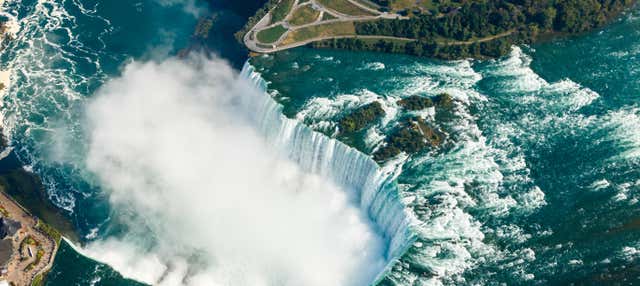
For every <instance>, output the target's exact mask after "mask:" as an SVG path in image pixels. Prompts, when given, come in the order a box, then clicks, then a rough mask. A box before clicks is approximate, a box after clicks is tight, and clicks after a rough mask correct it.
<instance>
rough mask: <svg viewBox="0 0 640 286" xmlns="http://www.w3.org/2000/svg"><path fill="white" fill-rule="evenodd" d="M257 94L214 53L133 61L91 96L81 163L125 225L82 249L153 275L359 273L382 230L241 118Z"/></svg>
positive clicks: (376, 260)
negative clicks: (84, 155) (84, 162)
mask: <svg viewBox="0 0 640 286" xmlns="http://www.w3.org/2000/svg"><path fill="white" fill-rule="evenodd" d="M255 96H262V95H258V94H257V91H256V90H254V89H253V88H251V87H250V83H248V82H246V81H244V80H242V79H239V78H238V76H237V75H236V74H235V73H234V72H233V71H232V69H231V68H230V67H229V66H228V65H227V64H226V63H224V62H221V61H219V60H205V59H202V58H198V59H191V60H187V61H180V60H175V59H171V60H167V61H164V62H161V63H153V62H152V63H144V64H143V63H132V64H130V65H129V66H128V67H127V68H126V69H125V71H124V74H123V75H122V77H121V78H118V79H115V80H113V81H111V82H109V83H107V84H106V85H105V86H104V87H103V88H102V89H101V90H100V91H99V92H98V94H97V95H96V97H95V99H94V100H93V101H92V102H91V103H90V104H89V106H88V108H87V117H88V130H89V134H90V143H89V154H88V158H87V165H88V167H89V169H90V170H91V171H92V172H94V173H95V174H96V175H97V177H98V178H99V180H100V182H101V184H102V185H103V186H104V188H105V189H106V190H107V192H109V196H110V200H111V203H112V205H113V206H114V209H115V216H117V218H116V219H119V220H121V221H124V222H125V224H126V225H127V226H128V230H127V231H126V232H125V234H124V235H123V236H122V237H117V238H115V237H112V238H107V239H103V240H100V241H96V242H93V243H91V244H90V245H89V246H88V247H87V248H86V249H84V250H83V251H84V252H85V254H88V255H89V256H92V257H94V258H96V259H98V260H101V261H104V262H107V263H109V264H110V265H112V266H113V267H114V268H116V270H119V271H120V272H121V273H123V274H124V275H125V276H128V277H132V278H135V279H139V280H141V281H144V282H147V283H153V284H157V285H232V286H240V285H251V286H253V285H296V286H297V285H305V286H308V285H323V286H326V285H366V284H367V283H370V282H371V279H373V277H374V276H375V275H376V274H377V273H378V272H379V271H380V270H381V269H382V267H384V263H385V261H384V256H383V252H384V242H383V241H382V239H381V238H380V237H379V236H378V235H377V234H376V233H375V232H374V231H373V230H372V228H371V226H370V225H369V222H368V220H367V219H366V218H364V216H363V215H362V214H361V213H360V211H359V210H358V209H357V208H356V207H354V206H352V205H351V204H350V202H349V199H348V198H347V196H346V195H345V193H344V192H343V191H342V190H341V189H340V188H338V187H336V186H335V185H333V184H332V183H331V182H330V181H329V180H328V179H326V178H322V177H318V176H316V175H310V174H306V173H304V172H302V171H301V170H299V168H298V166H296V165H295V164H294V163H292V162H290V161H288V160H286V159H284V158H281V157H279V156H278V155H277V152H276V151H275V150H273V149H272V148H270V147H269V145H268V144H267V143H266V142H265V141H264V140H263V138H261V137H260V135H259V134H258V133H257V132H256V130H254V128H253V127H252V126H251V124H249V123H248V122H249V121H248V120H245V115H246V114H247V111H246V110H243V107H242V104H241V103H242V102H243V101H244V100H247V99H248V98H252V97H255Z"/></svg>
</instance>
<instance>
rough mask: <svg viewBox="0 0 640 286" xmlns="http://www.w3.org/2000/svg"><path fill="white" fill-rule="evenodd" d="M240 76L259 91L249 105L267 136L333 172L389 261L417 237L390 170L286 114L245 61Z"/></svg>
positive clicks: (300, 159) (305, 164) (309, 165)
mask: <svg viewBox="0 0 640 286" xmlns="http://www.w3.org/2000/svg"><path fill="white" fill-rule="evenodd" d="M240 76H241V77H243V78H245V79H248V80H250V81H251V82H252V83H253V84H254V85H255V86H256V87H257V88H258V89H259V90H260V91H262V92H261V93H260V98H257V99H255V100H252V102H251V103H250V104H251V107H250V108H252V109H254V110H255V113H254V114H253V116H254V119H255V120H256V121H257V124H258V126H259V127H260V131H261V132H263V134H264V136H265V137H266V138H267V140H268V142H269V143H270V144H273V145H274V146H276V147H277V148H278V149H280V151H282V152H285V155H287V156H288V157H289V158H290V159H291V160H293V161H295V162H296V163H298V164H299V165H300V167H301V168H302V169H303V170H304V171H306V172H310V173H314V174H319V175H323V176H325V177H327V178H331V179H332V180H333V181H334V183H336V184H338V185H340V186H341V187H344V188H345V189H346V190H348V191H349V192H350V195H352V196H353V197H354V198H355V199H356V200H357V201H358V202H359V207H360V208H361V209H362V211H364V212H365V213H366V214H367V215H368V216H369V218H370V219H371V220H372V221H373V222H374V223H375V224H376V226H377V228H378V230H379V231H380V232H381V233H382V234H383V235H384V237H385V239H387V241H388V246H387V251H386V258H387V260H388V261H389V266H391V265H392V264H393V262H394V261H396V260H397V259H398V258H399V257H400V256H401V255H402V254H404V252H405V251H406V249H407V248H408V247H409V246H410V245H411V244H412V243H413V241H414V240H415V233H414V231H413V229H412V225H414V222H415V221H416V220H415V218H414V216H413V214H411V213H410V212H409V211H407V210H406V209H405V207H404V205H403V203H402V202H401V200H400V196H399V191H398V188H397V185H396V182H395V178H394V177H393V174H392V172H390V171H386V170H384V169H382V168H380V167H379V166H378V164H377V163H376V162H375V161H373V160H372V159H371V158H370V157H369V156H367V155H365V154H363V153H361V152H359V151H358V150H356V149H354V148H352V147H349V146H347V145H346V144H344V143H342V142H340V141H338V140H336V139H333V138H330V137H328V136H326V135H324V134H321V133H319V132H316V131H313V130H312V129H311V128H309V127H307V126H306V125H304V124H303V123H301V122H299V121H298V120H295V119H289V118H287V117H286V116H284V114H283V113H282V108H283V107H282V106H281V105H280V104H278V103H277V102H276V101H275V100H273V99H272V98H271V96H270V95H269V94H268V93H267V82H265V80H264V79H263V78H262V76H261V75H260V73H258V72H257V71H255V69H254V67H253V66H252V65H251V64H250V63H249V62H247V63H245V65H244V68H243V69H242V72H241V75H240ZM387 268H388V267H387Z"/></svg>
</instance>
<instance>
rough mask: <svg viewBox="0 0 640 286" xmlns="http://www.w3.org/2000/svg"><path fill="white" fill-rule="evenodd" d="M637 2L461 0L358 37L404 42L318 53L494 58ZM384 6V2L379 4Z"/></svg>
mask: <svg viewBox="0 0 640 286" xmlns="http://www.w3.org/2000/svg"><path fill="white" fill-rule="evenodd" d="M635 2H636V1H635V0H461V1H460V2H459V3H456V4H457V5H456V7H455V8H453V7H447V6H442V7H441V8H440V9H441V11H439V13H438V15H433V14H431V13H425V14H420V11H419V10H418V11H412V16H411V17H409V19H406V20H397V19H380V20H376V21H367V22H358V23H356V32H357V34H358V35H381V36H393V37H397V38H399V39H410V40H388V39H380V40H376V41H371V40H369V39H358V38H354V39H334V40H327V41H323V42H318V43H314V44H312V45H313V46H314V47H318V48H323V47H324V48H338V49H348V50H371V51H381V52H392V53H406V54H411V55H416V56H429V57H436V58H442V59H459V58H467V57H473V58H494V57H499V56H502V55H505V54H506V53H508V52H509V50H510V47H511V46H512V45H514V44H528V43H533V42H536V41H538V40H540V39H547V38H549V37H552V36H562V35H569V34H576V33H582V32H586V31H589V30H591V29H594V28H597V27H601V26H603V25H604V24H606V23H608V22H609V21H611V20H612V19H614V18H615V17H616V16H617V15H619V14H620V13H621V12H622V11H623V10H624V9H625V8H626V7H629V6H631V5H633V4H634V3H635ZM379 3H380V2H379Z"/></svg>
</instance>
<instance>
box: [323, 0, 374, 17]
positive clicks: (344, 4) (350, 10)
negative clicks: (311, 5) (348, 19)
mask: <svg viewBox="0 0 640 286" xmlns="http://www.w3.org/2000/svg"><path fill="white" fill-rule="evenodd" d="M317 1H318V3H320V5H322V6H324V7H326V8H328V9H331V10H334V11H336V12H338V13H341V14H345V15H351V16H374V15H375V14H373V13H371V12H369V11H366V10H363V9H362V8H360V7H358V6H356V5H353V4H351V2H349V1H347V0H317Z"/></svg>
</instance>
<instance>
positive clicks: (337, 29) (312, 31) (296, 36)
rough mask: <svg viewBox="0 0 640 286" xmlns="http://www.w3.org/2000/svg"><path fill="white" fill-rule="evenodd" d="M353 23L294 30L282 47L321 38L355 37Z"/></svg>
mask: <svg viewBox="0 0 640 286" xmlns="http://www.w3.org/2000/svg"><path fill="white" fill-rule="evenodd" d="M355 32H356V31H355V28H354V26H353V22H334V23H328V24H322V25H313V26H308V27H304V28H301V29H298V30H295V31H293V32H291V33H289V35H288V36H287V38H285V40H284V42H283V45H288V44H293V43H296V42H303V41H308V40H312V39H316V38H323V37H337V36H351V35H355Z"/></svg>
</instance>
